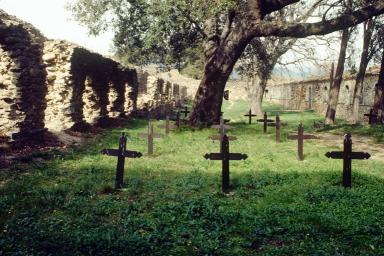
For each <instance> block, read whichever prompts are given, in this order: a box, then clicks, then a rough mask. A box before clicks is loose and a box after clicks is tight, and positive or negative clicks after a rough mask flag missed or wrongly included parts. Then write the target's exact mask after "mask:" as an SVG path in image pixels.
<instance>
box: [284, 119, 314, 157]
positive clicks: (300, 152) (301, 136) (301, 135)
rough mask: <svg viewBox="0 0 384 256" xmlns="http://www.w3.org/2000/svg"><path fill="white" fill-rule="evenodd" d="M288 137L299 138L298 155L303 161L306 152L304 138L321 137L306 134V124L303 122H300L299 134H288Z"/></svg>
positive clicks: (291, 138)
mask: <svg viewBox="0 0 384 256" xmlns="http://www.w3.org/2000/svg"><path fill="white" fill-rule="evenodd" d="M288 139H290V140H297V155H298V158H299V161H303V160H304V153H303V152H304V140H318V139H320V138H319V137H318V136H315V135H312V134H304V126H303V124H302V123H300V124H299V127H298V128H297V135H296V134H291V135H288Z"/></svg>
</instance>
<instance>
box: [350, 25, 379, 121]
mask: <svg viewBox="0 0 384 256" xmlns="http://www.w3.org/2000/svg"><path fill="white" fill-rule="evenodd" d="M373 26H374V22H373V20H369V21H366V22H364V35H363V37H364V40H363V51H362V52H361V58H360V67H359V72H358V73H357V76H356V82H355V89H354V92H353V102H352V115H351V123H353V124H357V123H358V122H359V107H360V102H361V90H362V89H363V83H364V78H365V72H366V70H367V66H368V62H369V59H368V49H369V45H370V43H371V37H372V33H373Z"/></svg>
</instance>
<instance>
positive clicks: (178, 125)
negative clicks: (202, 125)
mask: <svg viewBox="0 0 384 256" xmlns="http://www.w3.org/2000/svg"><path fill="white" fill-rule="evenodd" d="M176 126H177V127H180V112H179V111H177V112H176Z"/></svg>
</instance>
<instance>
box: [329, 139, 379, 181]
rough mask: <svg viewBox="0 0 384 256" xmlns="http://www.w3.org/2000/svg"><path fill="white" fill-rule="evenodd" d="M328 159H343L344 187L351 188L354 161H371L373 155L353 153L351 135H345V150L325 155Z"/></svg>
mask: <svg viewBox="0 0 384 256" xmlns="http://www.w3.org/2000/svg"><path fill="white" fill-rule="evenodd" d="M325 156H326V157H328V158H333V159H343V186H344V187H345V188H350V187H351V185H352V159H359V160H363V159H369V158H370V157H371V155H370V154H369V153H367V152H352V138H351V134H349V133H348V134H346V135H344V150H343V151H332V152H327V153H326V154H325Z"/></svg>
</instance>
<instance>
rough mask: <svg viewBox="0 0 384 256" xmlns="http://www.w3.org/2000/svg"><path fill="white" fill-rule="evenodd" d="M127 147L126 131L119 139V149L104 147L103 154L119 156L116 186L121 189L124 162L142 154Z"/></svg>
mask: <svg viewBox="0 0 384 256" xmlns="http://www.w3.org/2000/svg"><path fill="white" fill-rule="evenodd" d="M126 148H127V136H125V133H122V134H121V136H120V139H119V148H118V149H103V150H102V151H101V153H102V154H104V155H108V156H117V166H116V182H115V188H116V189H121V188H123V186H124V163H125V158H126V157H128V158H140V157H141V156H142V154H141V153H140V152H137V151H129V150H126Z"/></svg>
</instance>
